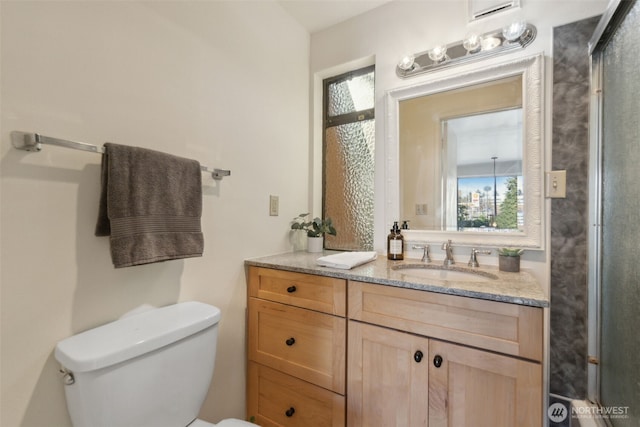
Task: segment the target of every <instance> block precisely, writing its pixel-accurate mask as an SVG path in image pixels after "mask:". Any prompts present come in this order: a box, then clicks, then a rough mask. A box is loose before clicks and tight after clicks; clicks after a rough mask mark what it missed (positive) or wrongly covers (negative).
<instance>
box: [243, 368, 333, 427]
mask: <svg viewBox="0 0 640 427" xmlns="http://www.w3.org/2000/svg"><path fill="white" fill-rule="evenodd" d="M248 389H249V394H248V396H247V416H248V417H249V418H250V417H252V416H253V417H255V422H256V423H258V424H259V425H261V426H263V427H269V426H291V427H296V426H300V427H313V426H318V427H329V426H332V427H339V426H344V424H345V410H344V407H345V398H344V396H341V395H339V394H337V393H333V392H331V391H329V390H326V389H324V388H321V387H317V386H314V385H313V384H309V383H308V382H305V381H302V380H299V379H297V378H294V377H292V376H290V375H287V374H283V373H281V372H278V371H276V370H273V369H271V368H269V367H266V366H264V365H260V364H258V363H255V362H249V366H248Z"/></svg>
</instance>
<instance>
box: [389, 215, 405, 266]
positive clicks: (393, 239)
mask: <svg viewBox="0 0 640 427" xmlns="http://www.w3.org/2000/svg"><path fill="white" fill-rule="evenodd" d="M387 259H390V260H393V261H401V260H403V259H404V236H403V235H402V233H401V232H400V228H399V227H398V221H394V223H393V228H392V229H391V233H389V236H387Z"/></svg>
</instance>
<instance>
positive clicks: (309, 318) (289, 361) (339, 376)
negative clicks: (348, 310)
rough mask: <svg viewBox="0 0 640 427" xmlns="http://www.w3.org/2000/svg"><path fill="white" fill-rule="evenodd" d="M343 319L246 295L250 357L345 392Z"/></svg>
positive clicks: (344, 330)
mask: <svg viewBox="0 0 640 427" xmlns="http://www.w3.org/2000/svg"><path fill="white" fill-rule="evenodd" d="M345 334H346V320H345V319H344V318H342V317H337V316H332V315H329V314H324V313H318V312H317V311H312V310H306V309H303V308H297V307H292V306H290V305H286V304H279V303H275V302H271V301H264V300H261V299H257V298H249V359H250V360H253V361H255V362H258V363H261V364H263V365H266V366H270V367H271V368H274V369H277V370H279V371H282V372H284V373H287V374H289V375H293V376H295V377H298V378H300V379H303V380H305V381H308V382H311V383H313V384H317V385H319V386H321V387H324V388H327V389H329V390H332V391H335V392H336V393H340V394H344V389H345V368H346V366H345V365H346V361H345V347H346V336H345Z"/></svg>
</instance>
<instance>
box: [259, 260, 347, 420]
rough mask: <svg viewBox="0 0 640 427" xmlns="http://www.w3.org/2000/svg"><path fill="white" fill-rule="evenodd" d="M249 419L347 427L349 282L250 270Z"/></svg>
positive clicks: (264, 269)
mask: <svg viewBox="0 0 640 427" xmlns="http://www.w3.org/2000/svg"><path fill="white" fill-rule="evenodd" d="M248 294H249V298H248V299H249V300H248V356H249V361H248V367H247V373H248V375H247V382H248V383H247V414H248V416H249V417H255V422H256V423H258V424H259V425H261V426H319V427H320V426H322V427H325V426H335V427H337V426H344V424H345V389H346V384H345V383H346V319H345V315H346V280H344V279H335V278H330V277H323V276H316V275H310V274H302V273H293V272H287V271H280V270H275V269H268V268H260V267H250V268H249V292H248Z"/></svg>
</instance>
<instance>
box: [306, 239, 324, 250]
mask: <svg viewBox="0 0 640 427" xmlns="http://www.w3.org/2000/svg"><path fill="white" fill-rule="evenodd" d="M323 248H324V237H307V252H322V250H323Z"/></svg>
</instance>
